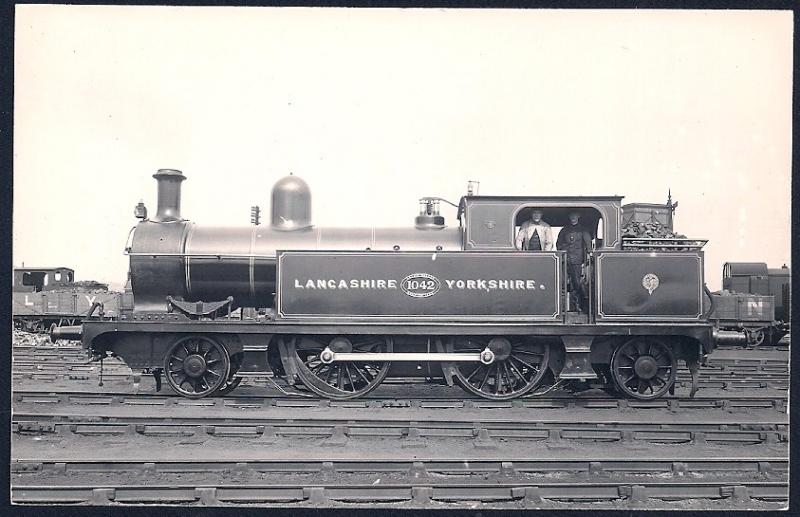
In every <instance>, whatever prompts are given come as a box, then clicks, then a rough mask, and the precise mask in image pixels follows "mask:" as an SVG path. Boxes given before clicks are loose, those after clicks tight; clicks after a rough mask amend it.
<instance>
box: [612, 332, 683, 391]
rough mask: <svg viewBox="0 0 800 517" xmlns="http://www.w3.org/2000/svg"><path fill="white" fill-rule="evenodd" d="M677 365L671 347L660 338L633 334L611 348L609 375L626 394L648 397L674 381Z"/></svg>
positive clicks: (669, 385) (668, 387)
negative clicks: (628, 339)
mask: <svg viewBox="0 0 800 517" xmlns="http://www.w3.org/2000/svg"><path fill="white" fill-rule="evenodd" d="M677 373H678V365H677V361H676V359H675V354H673V353H672V349H671V348H670V347H669V346H667V345H666V344H665V343H663V342H662V341H660V340H657V339H653V338H634V339H631V340H630V341H627V342H625V343H623V344H621V345H620V346H618V347H617V349H616V350H615V351H614V355H613V356H612V357H611V376H612V377H613V379H614V384H615V385H616V387H617V389H618V390H619V391H621V392H622V393H624V394H625V395H627V396H628V397H631V398H635V399H639V400H652V399H657V398H658V397H660V396H662V395H664V394H665V393H667V391H669V389H670V387H672V385H673V384H675V377H676V376H677Z"/></svg>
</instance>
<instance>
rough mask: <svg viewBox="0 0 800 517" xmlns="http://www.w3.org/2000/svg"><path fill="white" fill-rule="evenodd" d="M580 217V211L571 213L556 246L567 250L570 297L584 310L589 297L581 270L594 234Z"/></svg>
mask: <svg viewBox="0 0 800 517" xmlns="http://www.w3.org/2000/svg"><path fill="white" fill-rule="evenodd" d="M580 218H581V216H580V214H579V213H578V212H570V213H569V224H568V225H567V226H565V227H564V228H562V229H561V231H560V232H559V233H558V240H557V241H556V248H558V249H559V250H564V251H566V252H567V277H568V278H569V291H570V299H571V300H572V301H573V302H574V304H573V306H574V307H575V308H576V309H577V310H578V312H584V311H585V310H587V309H588V299H587V297H586V290H585V289H584V287H583V282H582V281H581V270H582V269H583V268H584V265H585V264H586V262H587V259H588V256H589V251H590V250H591V249H592V235H591V234H590V233H589V232H588V231H587V230H586V228H584V227H583V226H581V225H580V224H579V221H580Z"/></svg>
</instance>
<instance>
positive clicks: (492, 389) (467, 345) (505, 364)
mask: <svg viewBox="0 0 800 517" xmlns="http://www.w3.org/2000/svg"><path fill="white" fill-rule="evenodd" d="M486 348H489V350H491V351H492V352H493V353H494V361H493V362H491V363H490V364H484V363H482V362H453V363H452V364H453V365H454V366H455V368H454V369H455V374H456V376H455V381H456V382H457V383H458V385H459V386H461V387H462V388H463V389H464V390H465V391H467V392H469V393H472V394H474V395H478V396H480V397H484V398H487V399H492V400H509V399H513V398H515V397H519V396H521V395H524V394H526V393H528V392H530V391H531V390H533V389H534V388H536V387H537V386H539V385H540V384H541V382H542V379H543V378H544V375H545V372H546V371H547V366H548V364H549V360H550V346H549V345H547V344H543V343H531V342H528V341H526V340H525V339H524V338H523V337H516V336H510V337H493V338H490V337H473V338H461V337H459V338H454V339H451V340H450V342H449V343H448V344H447V351H448V352H449V353H476V352H478V353H480V352H482V351H483V350H484V349H486Z"/></svg>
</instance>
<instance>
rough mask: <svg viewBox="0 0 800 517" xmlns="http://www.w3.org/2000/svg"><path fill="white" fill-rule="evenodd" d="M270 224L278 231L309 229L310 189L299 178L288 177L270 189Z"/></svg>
mask: <svg viewBox="0 0 800 517" xmlns="http://www.w3.org/2000/svg"><path fill="white" fill-rule="evenodd" d="M271 224H272V227H273V228H274V229H276V230H280V231H294V230H303V229H307V228H311V226H312V225H311V189H309V188H308V184H306V182H305V181H303V180H302V179H301V178H299V177H297V176H294V175H289V176H286V177H284V178H281V179H279V180H278V181H277V182H276V183H275V186H273V187H272V219H271Z"/></svg>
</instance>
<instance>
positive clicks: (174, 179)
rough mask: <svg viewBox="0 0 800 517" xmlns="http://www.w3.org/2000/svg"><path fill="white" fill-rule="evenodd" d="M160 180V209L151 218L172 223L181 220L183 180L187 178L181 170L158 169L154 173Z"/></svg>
mask: <svg viewBox="0 0 800 517" xmlns="http://www.w3.org/2000/svg"><path fill="white" fill-rule="evenodd" d="M153 177H154V178H155V179H156V180H158V211H157V212H156V216H155V217H153V218H152V219H150V220H151V221H155V222H157V223H170V222H173V221H180V220H181V181H183V180H185V179H186V176H184V175H183V173H182V172H181V171H178V170H174V169H158V172H157V173H155V174H153Z"/></svg>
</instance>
